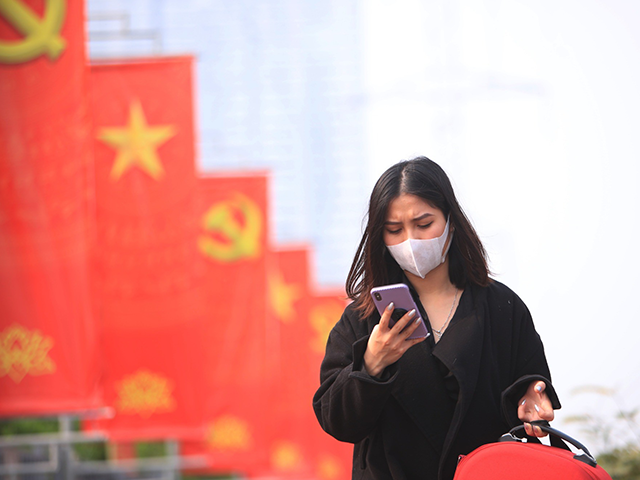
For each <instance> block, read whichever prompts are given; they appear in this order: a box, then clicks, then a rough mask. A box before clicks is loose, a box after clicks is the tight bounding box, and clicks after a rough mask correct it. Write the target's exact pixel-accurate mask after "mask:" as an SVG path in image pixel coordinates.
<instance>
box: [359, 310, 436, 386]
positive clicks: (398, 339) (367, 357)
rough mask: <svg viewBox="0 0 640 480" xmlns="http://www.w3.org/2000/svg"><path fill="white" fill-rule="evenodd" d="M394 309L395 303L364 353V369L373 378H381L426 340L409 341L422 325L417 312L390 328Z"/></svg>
mask: <svg viewBox="0 0 640 480" xmlns="http://www.w3.org/2000/svg"><path fill="white" fill-rule="evenodd" d="M393 308H394V307H393V303H390V304H389V305H388V306H387V308H386V309H385V310H384V312H383V313H382V317H381V318H380V322H379V323H378V324H377V325H376V326H375V327H373V330H372V331H371V335H370V336H369V342H368V343H367V350H366V351H365V352H364V368H365V369H366V370H367V373H368V374H369V375H371V376H372V377H380V375H382V372H383V371H384V369H385V368H387V367H388V366H389V365H391V364H392V363H395V362H397V361H398V360H399V359H400V357H402V355H404V352H406V351H407V350H409V349H410V348H411V347H413V346H414V345H415V344H417V343H420V342H422V341H423V340H424V338H414V339H409V337H410V336H411V334H412V333H413V332H414V331H415V329H416V328H418V325H419V324H420V321H419V320H416V319H418V318H419V317H417V316H416V312H415V310H411V311H410V312H407V313H406V314H405V315H404V316H403V317H402V318H401V319H400V320H398V321H397V322H396V323H395V324H394V325H393V327H389V320H390V319H391V314H392V313H393ZM405 327H406V328H405ZM425 338H426V337H425Z"/></svg>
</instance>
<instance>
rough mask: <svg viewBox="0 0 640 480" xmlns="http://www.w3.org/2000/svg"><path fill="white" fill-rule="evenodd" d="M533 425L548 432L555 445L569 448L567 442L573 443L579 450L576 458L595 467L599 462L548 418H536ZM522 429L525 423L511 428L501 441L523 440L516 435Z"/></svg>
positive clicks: (552, 443)
mask: <svg viewBox="0 0 640 480" xmlns="http://www.w3.org/2000/svg"><path fill="white" fill-rule="evenodd" d="M531 425H533V426H536V427H540V429H541V430H542V431H543V432H545V433H548V434H549V439H550V442H551V445H553V446H554V447H558V448H565V449H568V447H567V445H566V443H569V444H571V445H573V446H574V447H575V448H576V449H577V450H578V453H577V454H576V455H574V456H573V458H574V459H576V460H578V461H580V462H584V463H586V464H587V465H590V466H592V467H595V466H596V465H597V464H598V462H596V459H595V457H594V456H593V455H591V452H589V450H588V449H587V447H585V446H584V445H583V444H582V443H580V442H579V441H578V440H576V439H575V438H572V437H570V436H569V435H567V434H566V433H564V432H561V431H560V430H556V429H555V428H552V427H551V426H550V425H549V422H547V421H546V420H536V421H533V422H531ZM521 430H522V431H524V425H518V426H516V427H513V428H512V429H511V430H509V433H506V434H504V435H503V436H502V438H501V439H500V441H514V440H515V441H519V442H521V441H522V438H521V437H519V436H517V435H516V433H519V432H520V431H521Z"/></svg>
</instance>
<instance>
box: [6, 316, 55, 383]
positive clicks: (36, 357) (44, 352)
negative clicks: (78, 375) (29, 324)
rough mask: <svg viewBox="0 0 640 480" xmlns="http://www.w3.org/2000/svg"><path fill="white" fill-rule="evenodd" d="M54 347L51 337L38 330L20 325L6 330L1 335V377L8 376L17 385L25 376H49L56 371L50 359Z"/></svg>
mask: <svg viewBox="0 0 640 480" xmlns="http://www.w3.org/2000/svg"><path fill="white" fill-rule="evenodd" d="M52 347H53V340H52V339H51V337H45V336H44V335H42V334H41V333H40V332H39V331H38V330H33V331H29V330H27V329H26V328H24V327H22V326H20V325H12V326H10V327H7V328H5V330H4V331H3V332H2V333H1V334H0V377H4V376H5V375H8V376H9V378H10V379H11V380H13V381H14V382H16V383H20V381H21V380H22V379H23V378H24V377H25V375H47V374H50V373H53V372H55V371H56V364H55V363H54V362H53V360H51V358H49V355H48V353H49V350H51V348H52Z"/></svg>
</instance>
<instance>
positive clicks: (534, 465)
mask: <svg viewBox="0 0 640 480" xmlns="http://www.w3.org/2000/svg"><path fill="white" fill-rule="evenodd" d="M536 425H537V426H539V427H540V428H542V430H544V431H545V432H547V433H549V434H550V435H552V436H555V437H556V438H560V439H561V440H562V441H563V442H566V443H570V444H572V445H573V446H574V447H576V449H577V450H578V453H573V452H571V451H570V450H566V449H564V448H558V447H556V446H547V445H542V444H539V443H523V442H525V441H524V440H523V439H521V438H519V437H517V436H516V435H515V433H516V432H517V431H519V430H521V429H522V430H524V427H523V426H522V425H520V426H518V427H515V428H513V429H511V431H510V432H509V433H507V434H506V435H503V436H502V438H501V439H500V441H499V442H497V443H489V444H487V445H483V446H481V447H479V448H477V449H475V450H474V451H473V452H471V453H470V454H469V455H466V456H461V457H460V461H459V463H458V467H457V468H456V474H455V476H454V480H489V479H491V480H514V479H517V480H611V477H610V476H609V474H608V473H607V472H605V471H604V469H603V468H602V467H601V466H600V465H598V464H597V463H596V460H595V458H594V457H593V456H592V455H591V454H590V453H589V450H587V448H586V447H585V446H584V445H582V444H581V443H579V442H578V441H577V440H574V439H573V438H571V437H569V436H568V435H565V434H564V433H562V432H560V431H558V430H556V429H554V428H551V427H548V426H545V425H540V424H539V423H536ZM553 440H554V442H553V443H554V444H557V441H555V439H553ZM567 448H568V447H567Z"/></svg>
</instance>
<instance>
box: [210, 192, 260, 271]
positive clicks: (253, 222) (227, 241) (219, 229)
mask: <svg viewBox="0 0 640 480" xmlns="http://www.w3.org/2000/svg"><path fill="white" fill-rule="evenodd" d="M202 220H203V221H202V223H203V227H204V229H205V230H206V231H207V232H210V233H211V234H213V235H201V236H200V238H199V239H198V247H199V248H200V251H201V252H202V253H204V254H205V255H206V256H208V257H211V258H214V259H215V260H219V261H222V262H234V261H237V260H241V259H246V258H256V257H258V256H260V253H261V245H260V234H261V233H262V223H263V221H262V212H261V211H260V208H259V207H258V205H256V203H255V202H254V201H253V200H251V199H250V198H249V197H247V196H245V195H243V194H241V193H236V194H235V195H234V196H233V197H232V198H231V199H229V200H227V201H223V202H219V203H217V204H215V205H214V206H212V207H211V208H210V209H209V210H208V211H207V213H205V215H204V217H203V219H202ZM214 235H215V237H214Z"/></svg>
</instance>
